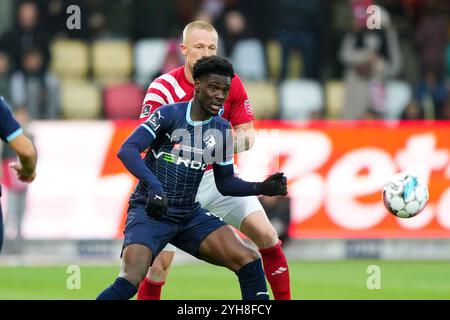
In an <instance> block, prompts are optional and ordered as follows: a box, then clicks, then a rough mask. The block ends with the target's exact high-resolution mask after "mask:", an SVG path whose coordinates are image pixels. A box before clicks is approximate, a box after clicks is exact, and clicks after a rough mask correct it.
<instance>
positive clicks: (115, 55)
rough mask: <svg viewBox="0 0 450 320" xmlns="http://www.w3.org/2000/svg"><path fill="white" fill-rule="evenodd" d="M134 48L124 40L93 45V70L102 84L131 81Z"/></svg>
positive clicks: (98, 41) (94, 43)
mask: <svg viewBox="0 0 450 320" xmlns="http://www.w3.org/2000/svg"><path fill="white" fill-rule="evenodd" d="M132 51H133V50H132V47H131V45H130V44H129V42H127V41H123V40H97V41H94V42H93V44H92V68H93V71H94V76H95V77H96V78H97V79H98V80H99V81H100V82H108V81H114V80H119V81H123V80H125V79H129V76H130V74H131V72H132V71H133V53H132Z"/></svg>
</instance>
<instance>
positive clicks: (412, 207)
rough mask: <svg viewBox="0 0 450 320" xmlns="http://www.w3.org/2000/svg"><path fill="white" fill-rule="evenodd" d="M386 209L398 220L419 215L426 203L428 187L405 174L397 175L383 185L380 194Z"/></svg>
mask: <svg viewBox="0 0 450 320" xmlns="http://www.w3.org/2000/svg"><path fill="white" fill-rule="evenodd" d="M382 198H383V203H384V205H385V207H386V209H387V210H388V211H389V212H390V213H392V214H393V215H395V216H397V217H399V218H411V217H414V216H416V215H417V214H419V213H420V212H421V211H422V210H423V208H425V205H426V204H427V201H428V187H427V186H426V185H425V184H423V183H421V182H420V180H419V179H418V178H417V177H415V176H413V175H410V174H407V173H403V172H401V173H397V174H396V175H394V176H393V177H392V178H391V179H389V181H387V182H386V183H385V184H384V187H383V193H382Z"/></svg>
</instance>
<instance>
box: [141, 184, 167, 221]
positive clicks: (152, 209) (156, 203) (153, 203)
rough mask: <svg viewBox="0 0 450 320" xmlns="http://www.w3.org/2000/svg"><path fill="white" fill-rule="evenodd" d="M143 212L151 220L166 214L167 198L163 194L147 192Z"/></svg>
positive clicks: (153, 191)
mask: <svg viewBox="0 0 450 320" xmlns="http://www.w3.org/2000/svg"><path fill="white" fill-rule="evenodd" d="M145 211H146V212H147V214H148V216H150V217H152V218H157V219H159V218H161V217H163V216H164V215H165V214H166V213H167V198H166V195H165V194H164V192H162V191H155V190H150V191H149V192H148V198H147V205H146V206H145Z"/></svg>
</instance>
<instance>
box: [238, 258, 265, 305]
mask: <svg viewBox="0 0 450 320" xmlns="http://www.w3.org/2000/svg"><path fill="white" fill-rule="evenodd" d="M236 275H237V276H238V278H239V284H240V286H241V293H242V300H269V292H268V291H267V285H266V278H265V276H264V271H263V268H262V263H261V259H258V260H255V261H252V262H250V263H248V264H246V265H245V266H243V267H242V268H241V269H239V270H238V271H237V272H236Z"/></svg>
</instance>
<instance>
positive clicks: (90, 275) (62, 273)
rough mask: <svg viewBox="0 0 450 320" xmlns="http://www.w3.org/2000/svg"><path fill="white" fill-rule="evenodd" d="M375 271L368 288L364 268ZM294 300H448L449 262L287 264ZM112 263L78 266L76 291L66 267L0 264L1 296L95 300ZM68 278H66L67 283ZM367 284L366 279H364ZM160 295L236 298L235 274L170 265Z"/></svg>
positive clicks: (111, 276) (207, 267)
mask: <svg viewBox="0 0 450 320" xmlns="http://www.w3.org/2000/svg"><path fill="white" fill-rule="evenodd" d="M370 265H376V266H378V267H379V268H380V269H379V270H380V275H381V277H380V286H381V288H380V289H372V290H369V289H368V288H367V281H368V278H369V277H371V276H372V275H373V274H372V273H370V274H369V273H368V272H367V270H368V267H369V266H370ZM289 266H290V272H291V285H292V297H293V299H402V300H403V299H450V282H449V279H450V262H448V261H378V260H346V261H320V262H310V261H306V262H305V261H302V262H290V264H289ZM117 273H118V265H117V266H87V265H86V266H83V265H81V266H80V274H81V276H80V289H72V290H70V289H68V288H67V280H68V277H70V276H71V275H70V274H68V273H67V267H66V266H49V267H5V266H1V267H0V299H2V300H4V299H44V300H47V299H88V300H90V299H94V298H95V297H96V296H97V294H98V293H99V292H100V291H102V290H103V289H104V288H106V287H107V286H108V285H110V284H111V283H112V282H113V281H114V279H115V277H116V276H117ZM69 282H70V281H69ZM369 282H370V281H369ZM162 299H173V300H182V299H189V300H190V299H193V300H197V299H205V300H221V299H240V291H239V286H238V282H237V278H236V276H235V275H234V274H233V273H232V272H230V271H228V270H226V269H224V268H221V267H216V266H211V265H208V264H206V263H199V264H187V265H177V266H174V267H173V268H172V272H171V273H170V275H169V279H168V281H167V284H166V285H165V286H164V289H163V295H162Z"/></svg>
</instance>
